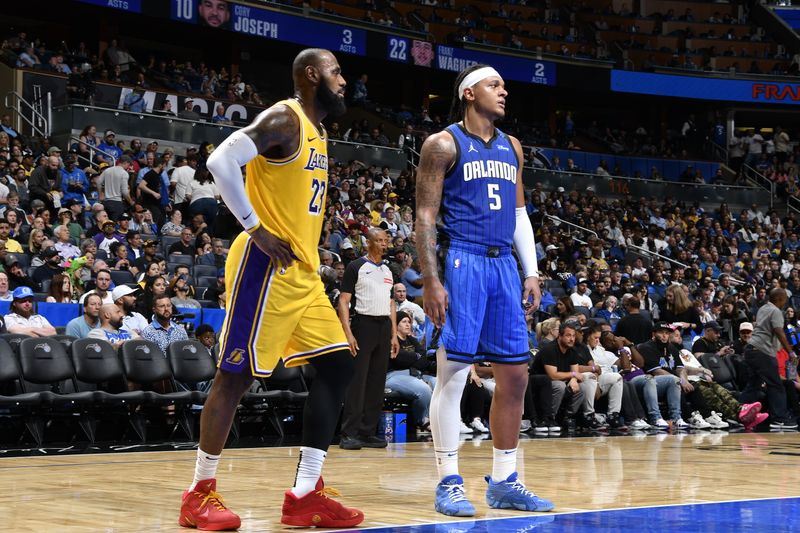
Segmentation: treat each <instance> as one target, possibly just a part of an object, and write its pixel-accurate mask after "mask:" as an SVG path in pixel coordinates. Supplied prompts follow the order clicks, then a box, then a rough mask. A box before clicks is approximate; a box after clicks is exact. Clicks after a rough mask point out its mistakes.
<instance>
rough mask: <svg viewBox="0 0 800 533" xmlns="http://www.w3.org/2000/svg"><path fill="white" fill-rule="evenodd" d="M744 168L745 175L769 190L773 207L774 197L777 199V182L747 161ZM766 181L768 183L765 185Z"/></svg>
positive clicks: (770, 203) (770, 202)
mask: <svg viewBox="0 0 800 533" xmlns="http://www.w3.org/2000/svg"><path fill="white" fill-rule="evenodd" d="M742 170H744V175H745V176H746V177H747V178H749V179H751V180H752V181H753V182H755V184H756V185H758V186H759V187H760V188H762V189H764V190H766V191H769V206H770V208H772V205H773V202H774V199H775V183H774V182H773V181H772V180H770V179H769V178H768V177H766V176H765V175H764V174H762V173H761V172H759V171H758V170H756V169H754V168H753V167H751V166H750V165H748V164H747V163H745V164H743V165H742ZM764 183H766V184H767V185H764Z"/></svg>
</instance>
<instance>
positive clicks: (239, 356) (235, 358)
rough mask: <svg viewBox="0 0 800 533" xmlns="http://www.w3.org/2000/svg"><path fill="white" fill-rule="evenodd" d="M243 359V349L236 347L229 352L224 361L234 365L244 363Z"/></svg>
mask: <svg viewBox="0 0 800 533" xmlns="http://www.w3.org/2000/svg"><path fill="white" fill-rule="evenodd" d="M244 361H245V358H244V350H242V349H241V348H236V349H235V350H234V351H232V352H231V354H230V355H229V356H228V358H227V359H225V362H226V363H228V364H230V365H236V366H239V365H241V364H242V363H244Z"/></svg>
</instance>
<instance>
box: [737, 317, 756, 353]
mask: <svg viewBox="0 0 800 533" xmlns="http://www.w3.org/2000/svg"><path fill="white" fill-rule="evenodd" d="M752 336H753V324H752V322H742V323H741V324H739V337H738V338H737V339H736V340H735V341H734V342H733V345H732V346H733V353H735V354H744V350H745V347H746V346H747V345H748V344H750V338H751V337H752Z"/></svg>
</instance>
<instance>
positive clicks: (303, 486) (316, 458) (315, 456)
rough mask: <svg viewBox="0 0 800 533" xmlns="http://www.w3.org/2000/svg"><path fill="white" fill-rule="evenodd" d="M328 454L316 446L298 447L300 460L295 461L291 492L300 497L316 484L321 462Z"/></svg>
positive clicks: (319, 474) (320, 472) (320, 473)
mask: <svg viewBox="0 0 800 533" xmlns="http://www.w3.org/2000/svg"><path fill="white" fill-rule="evenodd" d="M326 455H328V454H327V453H326V452H323V451H322V450H318V449H317V448H307V447H305V446H303V447H302V448H300V461H298V463H297V475H296V476H295V478H294V487H293V488H292V494H294V495H295V496H297V497H298V498H302V497H303V496H305V495H306V494H308V493H309V492H311V491H312V490H314V489H315V488H316V486H317V481H319V477H320V476H321V475H322V463H324V462H325V456H326Z"/></svg>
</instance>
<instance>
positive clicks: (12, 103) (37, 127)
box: [3, 91, 53, 137]
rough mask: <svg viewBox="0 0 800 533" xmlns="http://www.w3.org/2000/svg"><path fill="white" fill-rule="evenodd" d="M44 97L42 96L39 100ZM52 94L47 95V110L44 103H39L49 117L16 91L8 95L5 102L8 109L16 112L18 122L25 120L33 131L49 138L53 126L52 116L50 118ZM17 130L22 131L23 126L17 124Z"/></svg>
mask: <svg viewBox="0 0 800 533" xmlns="http://www.w3.org/2000/svg"><path fill="white" fill-rule="evenodd" d="M41 98H42V97H41V96H40V97H39V99H41ZM51 98H52V97H51V95H50V93H47V107H46V109H45V107H44V102H41V101H40V102H39V104H40V105H39V107H40V109H42V111H45V110H46V112H47V114H48V116H47V117H46V116H44V114H43V113H41V112H40V111H39V110H38V109H37V108H36V107H37V106H36V105H35V104H31V103H30V102H28V101H27V100H26V99H25V98H23V97H22V95H21V94H19V93H18V92H16V91H11V92H9V93H8V94H6V97H5V99H4V101H3V103H4V105H5V106H6V109H13V110H14V111H16V113H15V114H16V116H17V120H18V122H19V120H24V121H25V123H26V124H28V126H30V127H31V130H32V131H33V132H34V133H35V134H36V135H39V136H41V137H49V136H50V133H51V131H52V129H51V124H52V120H53V119H52V116H50V112H51V109H52V99H51ZM26 113H28V114H30V118H28V116H26ZM17 129H20V130H21V129H22V128H21V124H19V123H18V124H17Z"/></svg>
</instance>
